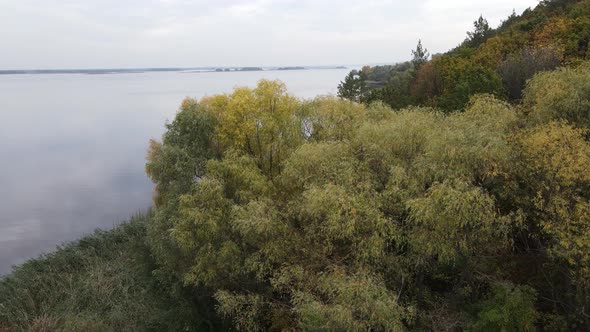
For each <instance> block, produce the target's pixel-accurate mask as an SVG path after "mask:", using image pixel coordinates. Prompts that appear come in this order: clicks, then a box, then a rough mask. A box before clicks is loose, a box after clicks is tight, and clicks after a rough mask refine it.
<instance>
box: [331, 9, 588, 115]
mask: <svg viewBox="0 0 590 332" xmlns="http://www.w3.org/2000/svg"><path fill="white" fill-rule="evenodd" d="M589 42H590V1H588V0H545V1H541V2H540V4H539V5H538V6H537V7H536V8H535V9H533V10H530V9H529V10H526V11H525V12H524V13H522V15H520V16H519V15H516V13H513V14H512V15H511V16H510V17H508V18H507V19H506V20H505V21H504V22H503V23H502V24H501V25H500V26H499V27H498V28H497V29H492V28H491V27H490V26H489V24H488V22H487V21H486V20H485V19H484V18H483V17H480V18H479V19H478V20H476V21H475V22H474V28H473V31H470V32H468V33H467V38H466V39H465V41H464V42H462V43H461V44H460V45H459V46H458V47H456V48H455V49H453V50H451V51H449V52H447V53H446V54H437V55H434V56H432V60H430V61H428V59H429V58H430V56H429V54H428V52H427V51H426V49H424V47H423V46H422V44H421V43H419V44H418V47H417V48H416V50H415V51H412V56H413V60H412V61H409V62H406V63H402V64H398V65H394V66H377V67H368V66H367V67H363V68H362V69H361V70H360V71H357V70H355V71H352V72H351V73H350V74H349V75H348V76H347V77H346V78H345V79H344V81H343V82H342V83H341V84H340V86H339V95H340V96H341V97H343V98H347V99H350V100H354V101H360V102H365V103H371V102H373V101H376V100H381V101H383V102H385V103H387V104H389V105H390V106H391V107H392V108H394V109H400V108H404V107H407V106H409V105H422V106H431V107H437V108H438V109H440V110H443V111H446V112H448V111H454V110H461V109H464V108H465V106H466V105H467V103H468V101H469V98H470V96H471V95H473V94H476V93H488V94H493V95H495V96H498V97H499V98H502V99H507V100H508V101H510V102H518V101H520V99H521V98H522V96H521V91H522V89H523V88H524V86H525V83H526V81H527V80H528V79H530V78H532V77H533V75H534V74H535V73H538V72H541V71H545V70H551V69H555V68H556V67H558V66H559V65H575V64H577V63H579V62H580V61H581V60H583V59H585V58H588V56H589V55H590V52H589V47H588V43H589Z"/></svg>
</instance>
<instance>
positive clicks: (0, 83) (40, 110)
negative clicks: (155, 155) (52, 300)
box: [0, 69, 348, 275]
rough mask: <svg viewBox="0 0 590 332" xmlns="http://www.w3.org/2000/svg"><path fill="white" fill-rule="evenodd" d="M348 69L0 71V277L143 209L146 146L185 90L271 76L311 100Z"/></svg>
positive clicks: (147, 195)
mask: <svg viewBox="0 0 590 332" xmlns="http://www.w3.org/2000/svg"><path fill="white" fill-rule="evenodd" d="M347 72H348V70H341V69H337V70H336V69H334V70H305V71H273V72H238V73H145V74H114V75H7V76H2V75H0V115H1V117H0V275H1V274H4V273H7V272H9V271H10V267H11V266H12V265H13V264H18V263H21V262H23V261H24V260H26V259H28V258H31V257H35V256H37V255H39V254H40V253H43V252H46V251H49V250H52V249H53V248H55V246H56V245H57V244H59V243H61V242H64V241H71V240H75V239H77V238H79V237H80V236H81V235H83V234H86V233H90V232H92V231H93V230H94V229H96V228H110V227H113V226H114V225H116V224H117V223H119V222H120V221H121V220H125V219H127V218H128V217H129V216H130V215H132V214H133V213H136V212H138V211H141V210H145V209H146V208H147V207H149V206H150V204H151V191H152V184H151V182H150V181H149V180H148V178H147V177H146V175H145V174H144V171H143V168H144V164H145V152H146V148H147V143H148V140H149V139H150V138H152V137H156V138H159V137H160V136H161V135H162V133H163V131H164V123H165V122H166V120H172V119H173V118H174V114H175V113H176V110H177V107H178V105H179V104H180V102H181V101H182V99H183V98H184V97H186V96H191V97H197V98H200V97H202V96H204V95H211V94H216V93H221V92H229V91H231V89H232V88H233V87H235V86H243V85H247V86H254V85H255V84H256V82H257V81H258V80H259V79H261V78H270V79H275V78H277V79H281V80H283V81H284V82H285V83H286V84H287V87H288V89H289V91H290V92H291V93H292V94H295V95H297V96H299V97H303V98H310V97H314V96H316V95H320V94H335V93H336V87H337V85H338V82H339V81H340V80H341V79H343V77H344V76H345V75H346V74H347Z"/></svg>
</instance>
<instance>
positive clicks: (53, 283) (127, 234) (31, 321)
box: [0, 213, 217, 332]
mask: <svg viewBox="0 0 590 332" xmlns="http://www.w3.org/2000/svg"><path fill="white" fill-rule="evenodd" d="M150 217H151V214H150V213H147V214H144V215H137V216H135V217H133V218H131V220H130V221H129V222H127V223H124V224H122V225H121V226H119V227H117V228H115V229H113V230H110V231H96V232H95V233H94V234H93V235H91V236H88V237H85V238H83V239H81V240H79V241H77V242H74V243H70V244H67V245H65V246H63V247H60V248H59V249H58V250H57V251H55V252H53V253H51V254H47V255H44V256H41V257H40V258H37V259H32V260H29V261H28V262H26V263H24V264H23V265H21V266H18V267H16V268H15V269H14V271H13V272H12V273H11V274H10V275H8V276H6V277H4V278H3V279H0V332H4V331H39V332H40V331H84V332H92V331H101V332H103V331H201V330H205V331H207V330H212V329H213V328H214V327H216V326H217V325H216V324H215V323H214V322H211V321H209V320H207V319H206V318H205V317H210V316H211V315H212V314H210V312H212V311H213V308H212V306H211V308H210V309H208V308H206V307H205V308H204V307H203V305H202V303H196V302H195V301H194V300H193V299H194V298H196V297H195V296H193V295H194V294H190V293H188V291H187V290H185V289H183V288H182V287H181V286H180V285H179V284H178V283H175V282H162V281H159V280H157V279H156V278H154V277H153V276H152V271H153V270H154V269H155V265H154V262H153V260H152V258H151V256H150V252H149V249H148V247H147V245H146V244H145V233H146V222H147V220H148V218H150ZM203 311H210V312H203Z"/></svg>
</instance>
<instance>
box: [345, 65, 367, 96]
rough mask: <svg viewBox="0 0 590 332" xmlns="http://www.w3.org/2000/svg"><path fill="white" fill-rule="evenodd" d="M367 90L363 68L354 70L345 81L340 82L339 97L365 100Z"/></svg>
mask: <svg viewBox="0 0 590 332" xmlns="http://www.w3.org/2000/svg"><path fill="white" fill-rule="evenodd" d="M367 92H368V89H367V80H366V75H365V74H364V73H363V70H360V71H358V70H352V71H351V72H350V73H348V75H346V77H345V78H344V81H341V82H340V84H338V97H340V98H344V99H348V100H351V101H354V102H357V103H359V102H362V101H364V99H365V96H366V94H367Z"/></svg>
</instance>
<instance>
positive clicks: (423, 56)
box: [412, 40, 430, 70]
mask: <svg viewBox="0 0 590 332" xmlns="http://www.w3.org/2000/svg"><path fill="white" fill-rule="evenodd" d="M429 57H430V53H428V50H427V49H426V48H424V47H423V46H422V40H418V45H417V46H416V49H415V50H412V64H413V65H414V68H415V69H416V70H418V69H419V68H420V66H422V65H423V64H425V63H426V62H428V58H429Z"/></svg>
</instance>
